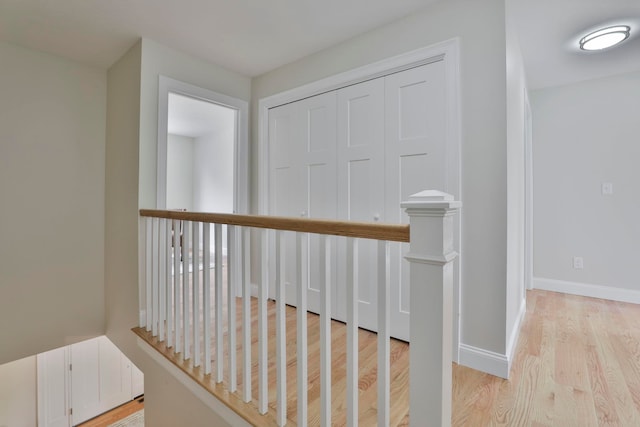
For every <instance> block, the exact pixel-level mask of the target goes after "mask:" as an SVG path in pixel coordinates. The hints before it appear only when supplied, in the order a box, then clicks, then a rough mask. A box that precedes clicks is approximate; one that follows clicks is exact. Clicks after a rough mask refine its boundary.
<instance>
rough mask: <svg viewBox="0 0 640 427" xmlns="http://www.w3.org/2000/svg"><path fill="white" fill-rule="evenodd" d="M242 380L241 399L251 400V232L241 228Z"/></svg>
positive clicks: (246, 228)
mask: <svg viewBox="0 0 640 427" xmlns="http://www.w3.org/2000/svg"><path fill="white" fill-rule="evenodd" d="M242 237H243V242H242V261H241V262H242V362H243V371H242V380H243V389H242V391H243V399H244V401H245V402H251V272H250V267H251V264H250V262H251V261H250V260H251V256H250V250H251V243H250V239H251V232H250V229H249V228H248V227H243V228H242Z"/></svg>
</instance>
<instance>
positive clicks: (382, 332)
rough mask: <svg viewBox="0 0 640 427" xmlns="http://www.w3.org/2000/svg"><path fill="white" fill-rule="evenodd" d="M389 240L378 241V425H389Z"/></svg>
mask: <svg viewBox="0 0 640 427" xmlns="http://www.w3.org/2000/svg"><path fill="white" fill-rule="evenodd" d="M389 263H390V252H389V242H388V241H385V240H379V241H378V263H377V264H378V426H379V427H386V426H388V425H389V393H390V388H391V382H390V373H389V371H390V340H391V336H390V334H391V320H390V315H391V313H390V309H391V304H390V298H391V291H390V283H391V270H390V268H389V265H390V264H389Z"/></svg>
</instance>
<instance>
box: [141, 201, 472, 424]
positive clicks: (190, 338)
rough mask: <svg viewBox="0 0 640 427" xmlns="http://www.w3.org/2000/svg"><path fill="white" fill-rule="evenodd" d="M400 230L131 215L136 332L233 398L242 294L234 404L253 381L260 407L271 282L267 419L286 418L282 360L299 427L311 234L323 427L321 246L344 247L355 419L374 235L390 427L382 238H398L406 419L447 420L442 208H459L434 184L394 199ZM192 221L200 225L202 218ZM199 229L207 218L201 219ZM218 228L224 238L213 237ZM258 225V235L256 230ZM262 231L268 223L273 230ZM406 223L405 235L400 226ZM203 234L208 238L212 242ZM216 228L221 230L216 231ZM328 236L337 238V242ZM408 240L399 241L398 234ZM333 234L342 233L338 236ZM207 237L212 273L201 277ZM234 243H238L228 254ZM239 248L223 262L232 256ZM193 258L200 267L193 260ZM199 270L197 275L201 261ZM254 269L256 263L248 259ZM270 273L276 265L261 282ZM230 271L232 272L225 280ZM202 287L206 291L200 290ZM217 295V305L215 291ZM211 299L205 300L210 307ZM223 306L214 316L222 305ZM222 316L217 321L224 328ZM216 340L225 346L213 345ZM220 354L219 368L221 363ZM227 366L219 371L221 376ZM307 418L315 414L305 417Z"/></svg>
mask: <svg viewBox="0 0 640 427" xmlns="http://www.w3.org/2000/svg"><path fill="white" fill-rule="evenodd" d="M402 207H403V208H405V209H406V212H407V214H408V215H409V218H410V227H407V226H389V225H381V224H363V223H350V222H340V221H318V220H311V219H298V218H296V219H292V218H279V217H256V216H245V215H230V214H201V213H191V212H174V211H149V210H143V211H141V216H142V217H143V220H142V222H141V227H140V230H141V239H140V242H142V243H143V245H142V247H141V251H142V252H141V254H140V258H139V259H140V261H141V262H143V263H144V265H141V274H140V294H141V295H144V298H143V299H142V301H144V305H143V308H144V310H145V311H146V313H143V312H141V316H140V321H141V324H140V327H141V328H146V330H147V331H149V332H150V333H151V334H152V335H153V336H154V337H157V339H158V341H161V342H165V344H166V347H167V348H171V349H172V351H173V352H174V353H175V354H180V355H181V356H182V359H183V360H184V361H191V364H192V366H193V367H194V368H197V367H199V366H201V365H203V369H204V374H205V375H211V374H213V372H214V369H213V367H214V366H215V376H214V377H213V381H214V382H215V383H222V382H224V383H225V388H226V389H227V390H228V392H230V393H237V386H238V384H237V382H238V381H237V380H238V378H237V360H236V344H237V337H236V326H237V325H236V300H237V295H238V294H237V292H238V290H239V291H240V292H241V296H242V305H241V311H242V313H241V314H242V316H241V325H240V327H241V331H242V332H241V338H240V343H241V348H242V353H241V356H242V357H241V359H242V360H241V368H242V394H241V395H238V397H239V398H240V399H241V400H243V401H244V402H251V401H252V400H253V393H252V392H253V389H252V387H253V386H254V385H255V386H256V387H257V389H256V390H257V396H258V399H257V402H256V403H257V411H258V413H260V414H266V413H267V412H268V410H269V389H268V387H269V382H268V381H269V378H268V366H269V354H268V353H267V349H268V342H269V341H268V340H269V336H268V330H269V328H268V323H267V320H268V318H267V294H268V288H269V287H270V286H273V287H274V288H275V297H276V301H275V325H274V326H275V331H276V333H275V356H276V360H275V371H276V372H275V390H274V392H273V393H272V395H274V396H275V398H274V400H275V411H274V413H275V414H274V415H275V416H274V419H275V422H276V423H277V425H279V426H283V425H286V423H287V410H288V404H287V365H288V362H290V361H288V360H287V357H295V358H296V360H295V362H296V365H297V373H296V377H297V381H296V398H297V417H296V418H297V419H296V421H297V425H299V426H305V425H307V423H308V420H309V414H308V410H309V408H308V402H307V398H308V396H307V392H308V384H309V383H308V365H307V363H308V345H307V344H308V343H307V292H306V289H307V286H308V283H307V281H308V280H309V272H308V266H307V262H308V255H307V250H308V239H309V234H310V233H315V234H320V235H321V236H320V239H319V242H320V246H319V252H318V255H319V265H320V269H319V274H320V277H319V284H320V304H319V314H320V318H319V320H320V405H319V406H320V408H319V411H320V413H319V414H314V417H315V416H318V418H319V420H320V425H322V426H330V425H331V418H332V404H331V402H332V382H331V379H332V348H331V312H332V307H331V298H332V296H331V279H332V268H334V266H332V265H331V258H332V250H334V247H333V246H332V242H336V244H337V245H340V244H344V245H346V257H347V263H346V267H347V268H346V271H347V289H346V305H347V319H346V320H347V321H346V330H347V334H346V335H347V343H346V360H347V362H346V372H347V378H346V390H345V391H344V392H345V395H346V398H345V399H346V420H347V425H348V426H357V425H358V415H359V385H358V382H359V366H358V356H359V354H358V351H359V345H358V325H359V323H358V305H359V297H358V283H359V280H358V273H359V271H358V270H359V266H358V242H359V240H360V239H362V238H366V239H375V240H378V246H377V259H376V265H377V272H376V274H377V289H376V292H377V301H378V302H377V303H378V325H377V329H378V332H377V333H378V337H377V424H378V426H388V425H389V422H390V413H391V408H390V390H391V380H390V378H391V374H390V372H391V367H390V316H391V312H390V289H391V287H392V286H394V283H393V282H392V280H391V277H390V245H389V241H409V240H410V247H409V253H408V254H407V255H406V257H405V258H406V259H407V260H408V261H409V263H410V292H411V303H410V310H411V314H410V321H411V325H416V326H414V327H412V328H411V331H410V338H411V345H410V386H409V387H410V390H409V394H410V422H411V425H416V426H448V425H450V422H451V337H452V335H451V312H452V279H453V276H452V274H453V269H452V262H453V260H454V259H455V257H456V256H457V253H456V252H455V251H454V249H453V222H452V215H453V214H454V212H455V211H456V209H457V208H459V207H460V203H459V202H456V201H453V198H452V197H451V196H449V195H447V194H445V193H441V192H438V191H425V192H422V193H418V194H416V195H413V196H411V197H410V198H409V200H407V201H406V202H403V203H402ZM201 223H202V225H201ZM210 224H213V226H211V225H210ZM223 224H226V228H227V230H226V233H224V232H223ZM252 229H253V230H256V232H255V233H254V236H255V237H256V239H255V241H257V242H258V245H257V249H258V250H257V251H255V252H257V253H258V254H259V258H258V260H257V261H259V272H258V273H259V274H257V276H258V282H259V283H258V284H257V286H258V291H257V295H251V283H250V267H251V265H252V263H251V253H252V252H251V247H250V242H251V230H252ZM257 229H261V230H257ZM269 229H274V230H276V231H275V232H274V233H272V232H271V231H270V230H269ZM409 230H410V232H409ZM211 232H213V239H211V236H210V234H211ZM289 232H295V233H296V235H295V239H294V242H295V250H296V257H295V259H286V256H285V253H286V245H287V242H288V240H287V239H286V238H285V234H286V233H289ZM225 234H226V235H225ZM328 235H338V236H343V237H340V238H339V239H338V240H335V239H331V238H329V237H328ZM409 236H410V238H409ZM269 238H272V239H274V241H275V245H274V248H275V252H274V253H267V248H268V247H269V245H268V244H267V242H268V239H269ZM341 239H344V240H346V242H345V241H342V240H341ZM211 242H213V251H214V253H213V260H214V262H213V269H214V272H213V280H211V275H210V270H209V269H210V261H211V258H212V254H211ZM224 243H226V247H227V257H226V269H227V276H226V281H225V280H224V278H225V277H224V275H223V262H224V258H223V244H224ZM236 245H240V247H239V248H238V249H240V250H236ZM236 253H238V254H240V258H239V259H234V256H233V255H234V254H236ZM201 261H202V264H201ZM289 262H294V263H295V269H294V270H295V280H296V283H297V292H296V295H297V297H296V301H295V302H296V306H297V307H296V311H297V313H296V327H297V336H296V352H295V355H293V354H290V355H289V356H287V342H286V323H287V322H286V306H285V271H286V268H287V264H288V263H289ZM201 265H202V270H201V269H200V266H201ZM256 265H258V263H256ZM269 269H273V270H274V272H275V275H274V276H273V277H275V281H274V283H268V278H269V277H270V275H269ZM236 276H237V277H236ZM212 287H213V289H211V288H212ZM225 293H226V297H227V298H226V301H225V298H224V294H225ZM256 296H257V298H258V299H257V313H253V314H254V315H257V331H256V332H257V336H258V340H257V352H256V354H257V365H258V368H257V384H252V364H253V362H254V361H253V360H252V336H251V324H252V323H251V322H252V313H251V298H252V297H256ZM212 300H213V304H212ZM225 310H226V311H227V317H226V319H225V317H224V315H223V312H224V311H225ZM225 323H226V325H225ZM225 335H226V340H227V351H226V352H225V351H224V343H225V341H224V339H225ZM225 359H226V363H225ZM225 367H226V372H225ZM314 419H315V418H314Z"/></svg>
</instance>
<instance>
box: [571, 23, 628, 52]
mask: <svg viewBox="0 0 640 427" xmlns="http://www.w3.org/2000/svg"><path fill="white" fill-rule="evenodd" d="M630 34H631V28H630V27H629V26H627V25H616V26H614V27H607V28H603V29H601V30H598V31H594V32H592V33H589V34H587V35H586V36H584V37H583V38H581V39H580V49H582V50H602V49H607V48H609V47H612V46H615V45H617V44H618V43H622V42H623V41H625V40H626V39H627V38H629V35H630Z"/></svg>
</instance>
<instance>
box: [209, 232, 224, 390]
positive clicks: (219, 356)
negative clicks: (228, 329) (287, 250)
mask: <svg viewBox="0 0 640 427" xmlns="http://www.w3.org/2000/svg"><path fill="white" fill-rule="evenodd" d="M214 233H215V235H214V240H215V243H214V244H215V247H214V250H215V254H214V256H215V260H214V262H215V266H214V269H215V270H214V272H215V275H216V276H215V284H214V286H215V298H216V382H217V383H221V382H222V379H223V373H224V365H223V363H224V341H223V337H224V335H223V332H222V326H223V325H222V322H223V319H222V310H223V308H222V224H216V225H215V229H214ZM227 256H228V255H227ZM207 268H208V267H207Z"/></svg>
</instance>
